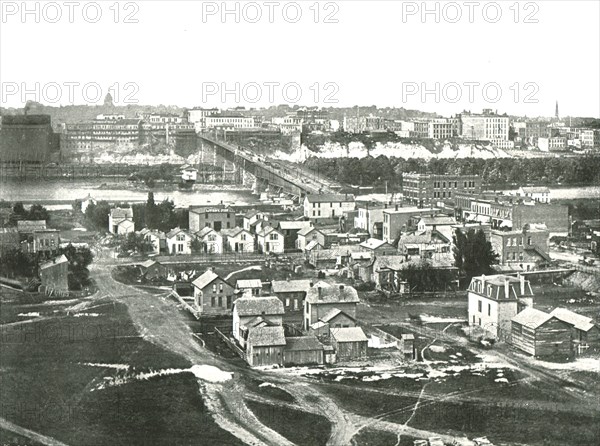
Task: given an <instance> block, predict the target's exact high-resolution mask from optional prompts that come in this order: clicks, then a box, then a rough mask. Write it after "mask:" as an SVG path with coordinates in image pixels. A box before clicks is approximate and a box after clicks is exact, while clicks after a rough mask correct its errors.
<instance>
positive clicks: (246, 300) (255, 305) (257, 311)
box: [234, 296, 284, 316]
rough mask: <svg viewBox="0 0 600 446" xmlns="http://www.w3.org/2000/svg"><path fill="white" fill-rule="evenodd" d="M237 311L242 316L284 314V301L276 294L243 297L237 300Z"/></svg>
mask: <svg viewBox="0 0 600 446" xmlns="http://www.w3.org/2000/svg"><path fill="white" fill-rule="evenodd" d="M234 306H235V311H236V312H237V314H238V315H240V316H260V315H262V314H263V313H264V314H265V315H278V314H283V313H284V309H283V303H282V302H281V301H280V300H279V299H278V298H277V297H275V296H266V297H242V298H240V299H238V300H236V301H235V304H234Z"/></svg>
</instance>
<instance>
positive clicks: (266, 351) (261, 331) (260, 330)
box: [246, 325, 285, 367]
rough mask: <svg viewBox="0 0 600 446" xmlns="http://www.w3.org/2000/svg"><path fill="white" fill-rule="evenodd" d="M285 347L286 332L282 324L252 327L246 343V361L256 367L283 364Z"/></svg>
mask: <svg viewBox="0 0 600 446" xmlns="http://www.w3.org/2000/svg"><path fill="white" fill-rule="evenodd" d="M284 347H285V333H284V330H283V327H282V326H281V325H279V326H259V327H254V328H251V329H250V331H249V333H248V340H247V344H246V361H247V362H248V364H250V365H251V366H254V367H257V366H268V365H279V366H282V365H283V349H284Z"/></svg>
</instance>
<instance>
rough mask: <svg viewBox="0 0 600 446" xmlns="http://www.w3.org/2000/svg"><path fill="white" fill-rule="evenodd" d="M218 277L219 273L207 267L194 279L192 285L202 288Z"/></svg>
mask: <svg viewBox="0 0 600 446" xmlns="http://www.w3.org/2000/svg"><path fill="white" fill-rule="evenodd" d="M218 277H219V275H218V274H217V273H215V272H214V271H212V270H210V269H209V270H208V271H206V272H205V273H204V274H202V275H201V276H200V277H198V278H197V279H196V280H194V281H193V282H192V285H194V286H195V287H196V288H198V289H201V290H203V289H204V288H206V287H207V286H208V285H210V284H211V283H212V282H213V281H214V280H215V279H217V278H218Z"/></svg>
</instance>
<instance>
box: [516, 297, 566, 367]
mask: <svg viewBox="0 0 600 446" xmlns="http://www.w3.org/2000/svg"><path fill="white" fill-rule="evenodd" d="M511 340H512V345H513V346H514V347H516V348H518V349H520V350H522V351H524V352H525V353H529V354H530V355H532V356H536V357H543V356H570V355H571V326H570V325H569V324H567V323H566V322H563V321H561V320H560V319H558V318H557V317H555V316H552V315H551V314H548V313H544V312H543V311H540V310H536V309H535V308H531V307H529V308H526V309H525V310H523V311H521V312H520V313H519V314H517V315H516V316H515V317H513V318H512V320H511Z"/></svg>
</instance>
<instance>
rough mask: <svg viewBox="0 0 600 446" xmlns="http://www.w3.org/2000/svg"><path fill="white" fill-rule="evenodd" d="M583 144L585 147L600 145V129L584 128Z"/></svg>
mask: <svg viewBox="0 0 600 446" xmlns="http://www.w3.org/2000/svg"><path fill="white" fill-rule="evenodd" d="M581 145H582V146H583V147H584V148H598V147H600V130H598V129H582V131H581Z"/></svg>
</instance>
